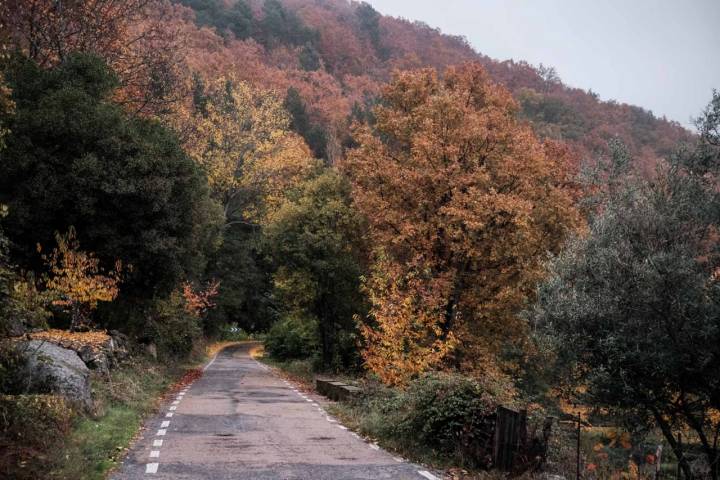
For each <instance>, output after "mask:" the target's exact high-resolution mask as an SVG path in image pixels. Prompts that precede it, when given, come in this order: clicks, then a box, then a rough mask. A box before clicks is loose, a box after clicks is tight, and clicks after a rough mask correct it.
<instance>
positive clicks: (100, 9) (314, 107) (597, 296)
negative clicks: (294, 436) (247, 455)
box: [0, 0, 720, 480]
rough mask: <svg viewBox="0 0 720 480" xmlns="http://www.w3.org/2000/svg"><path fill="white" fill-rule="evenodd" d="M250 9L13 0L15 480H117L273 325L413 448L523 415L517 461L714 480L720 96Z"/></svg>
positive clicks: (1, 288) (363, 414)
mask: <svg viewBox="0 0 720 480" xmlns="http://www.w3.org/2000/svg"><path fill="white" fill-rule="evenodd" d="M231 3H232V4H228V3H226V2H220V1H217V0H187V1H186V0H182V1H169V0H113V1H109V2H106V1H99V0H89V1H84V2H56V1H52V0H4V1H1V0H0V39H1V41H0V43H1V44H0V55H1V56H0V426H1V427H2V428H1V429H0V476H3V477H7V478H17V479H24V478H27V479H31V478H57V479H72V480H77V479H100V478H104V476H105V475H106V474H107V472H108V471H109V470H110V469H112V468H113V467H114V466H116V465H117V462H118V461H119V460H120V459H121V458H122V456H123V454H124V453H125V449H126V448H127V446H128V444H129V442H130V441H131V439H132V438H133V436H134V435H135V433H136V432H137V429H138V426H139V425H140V424H141V422H142V419H143V418H144V417H145V416H146V415H147V414H148V413H149V412H151V411H152V410H153V408H154V407H155V405H156V404H157V401H158V398H159V397H160V396H161V395H162V394H163V392H165V391H167V389H168V388H170V387H171V386H172V385H173V384H175V383H176V382H183V381H184V380H183V376H184V375H191V376H192V375H197V372H194V373H193V371H192V369H191V367H192V366H194V365H196V364H197V362H198V361H199V360H200V359H201V358H202V357H203V353H202V352H203V351H204V346H205V345H206V344H207V342H219V343H216V344H215V345H216V347H215V348H216V349H217V348H220V347H221V346H223V345H226V344H228V342H237V341H244V340H262V341H264V348H265V352H266V355H267V357H266V358H265V359H264V360H265V361H267V362H268V363H269V364H271V365H274V366H276V367H278V368H281V369H283V370H285V371H287V372H289V374H291V375H293V376H295V377H297V378H299V379H301V380H302V381H304V382H305V383H307V384H312V381H313V379H314V376H315V375H323V376H330V377H336V378H342V379H344V380H346V381H348V382H353V383H355V384H356V385H358V386H360V387H361V388H362V391H363V393H362V394H361V395H359V396H358V397H356V398H354V399H353V400H352V401H351V402H347V403H344V404H338V405H337V406H336V407H335V408H336V413H337V415H338V416H339V417H341V418H342V419H343V420H345V421H346V422H347V423H348V424H349V425H350V426H353V427H354V428H355V429H357V430H358V431H359V432H361V433H362V434H364V435H366V436H368V437H370V438H372V439H375V440H377V441H379V442H380V443H381V444H382V445H383V446H387V447H388V448H391V449H393V450H395V451H398V452H401V454H402V455H406V456H408V457H410V458H412V459H417V460H422V461H428V462H431V463H433V464H436V465H441V466H447V467H448V468H452V467H455V468H459V469H466V470H468V471H471V472H473V474H475V473H477V472H481V471H485V470H492V469H495V468H496V467H498V465H496V464H495V463H494V462H495V460H494V459H493V456H492V455H491V454H490V447H489V446H490V445H491V443H492V440H491V438H490V436H491V435H492V431H493V428H494V426H495V423H494V422H495V418H496V417H495V415H499V414H498V412H499V411H500V410H499V409H502V408H505V409H509V410H511V411H510V413H509V415H515V414H519V412H520V411H521V410H523V411H525V410H526V411H527V413H528V420H527V423H526V425H524V427H526V429H527V430H528V433H529V436H528V439H529V441H528V445H524V446H523V448H525V450H523V452H522V453H523V455H518V456H517V458H515V459H511V460H512V462H514V463H513V464H512V465H505V466H503V468H505V469H506V470H509V471H510V473H511V474H513V475H520V474H526V475H528V476H532V475H535V474H538V475H540V474H544V473H553V474H559V475H563V476H566V477H570V476H574V475H575V474H576V473H578V472H576V471H575V469H576V468H579V470H580V471H579V475H580V476H582V477H583V478H587V479H596V478H597V479H600V478H641V477H642V478H649V477H651V476H654V475H655V472H656V466H657V465H659V466H660V470H661V471H662V472H663V473H664V474H668V473H669V472H671V471H677V469H678V468H679V469H680V471H681V472H682V474H683V476H684V478H686V479H695V478H698V479H699V478H709V479H712V480H718V478H719V476H720V451H719V449H720V377H719V375H720V364H719V362H720V323H718V322H719V320H718V319H720V311H719V308H720V296H719V294H720V283H718V282H719V281H720V256H719V255H718V253H719V252H718V234H719V230H720V225H719V218H720V216H719V213H720V197H719V196H718V192H719V191H720V189H719V188H718V180H719V175H720V170H719V169H720V94H718V93H715V94H714V95H713V98H712V99H711V100H710V103H709V105H708V107H707V109H706V110H705V111H704V112H700V115H699V118H698V119H697V127H698V129H697V133H696V134H692V133H690V132H688V131H686V130H684V129H682V128H681V127H680V126H679V125H676V124H672V123H670V122H667V121H665V120H662V119H658V118H655V117H654V116H653V115H652V114H651V113H650V112H646V111H644V110H642V109H640V108H637V107H632V106H628V105H619V104H617V103H615V102H601V101H599V100H598V98H597V96H596V95H594V94H592V93H591V92H583V91H580V90H577V89H572V88H569V87H567V86H565V85H563V84H562V82H561V81H560V79H559V78H558V77H557V75H556V73H555V72H554V70H552V69H551V68H548V67H543V66H539V67H532V66H530V65H528V64H526V63H523V62H505V63H499V62H495V61H492V60H490V59H488V58H486V57H483V56H481V55H479V54H478V53H476V52H474V51H473V50H472V49H471V48H470V47H469V46H468V45H467V44H466V43H465V42H464V41H462V40H461V39H458V38H455V37H447V36H443V35H441V34H440V33H439V32H437V31H435V30H432V29H430V28H428V27H427V26H423V25H414V24H410V23H409V22H406V21H402V20H399V19H392V18H386V17H382V16H381V15H380V14H379V13H378V12H376V11H375V10H374V9H373V8H372V7H371V6H370V5H368V4H366V3H357V2H344V1H333V0H328V1H324V2H314V1H310V0H293V1H289V0H287V1H284V2H281V1H277V0H252V1H247V2H246V1H245V0H238V1H235V2H231ZM216 349H215V350H211V351H210V355H212V354H213V353H214V352H215V351H217V350H216ZM188 369H191V370H190V373H187V372H188ZM186 380H187V378H186ZM547 417H552V419H551V420H552V422H550V425H551V426H552V434H550V435H549V436H547V435H546V433H547V432H546V425H548V423H547V422H546V419H547ZM518 418H519V417H518ZM578 426H579V430H580V437H581V438H580V440H581V441H580V444H581V451H580V462H579V467H578V464H577V463H576V459H577V457H576V453H577V452H576V451H575V450H574V448H575V445H576V444H575V442H576V441H577V438H576V437H575V435H577V430H578ZM515 443H517V442H515ZM660 445H661V446H663V450H662V456H659V455H660V453H661V451H660V450H659V449H658V446H660ZM512 462H511V463H512ZM455 471H457V470H455ZM492 475H502V474H499V473H497V472H494V473H492Z"/></svg>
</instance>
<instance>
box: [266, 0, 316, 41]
mask: <svg viewBox="0 0 720 480" xmlns="http://www.w3.org/2000/svg"><path fill="white" fill-rule="evenodd" d="M258 30H259V32H258V33H259V35H258V40H259V41H260V42H261V43H262V44H263V45H265V46H266V47H269V48H272V47H274V46H275V45H277V44H286V45H294V46H300V45H305V44H315V43H317V41H318V39H319V36H320V35H319V33H318V31H317V30H314V29H312V28H310V27H308V26H307V25H305V24H304V23H303V21H302V20H301V19H300V17H298V16H297V14H296V13H295V12H293V11H291V10H288V9H286V8H285V7H284V6H283V4H282V3H281V2H280V1H278V0H265V3H263V6H262V19H261V20H260V21H259V24H258Z"/></svg>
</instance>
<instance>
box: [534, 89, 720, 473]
mask: <svg viewBox="0 0 720 480" xmlns="http://www.w3.org/2000/svg"><path fill="white" fill-rule="evenodd" d="M717 100H718V97H717V95H716V96H715V97H714V99H713V103H712V104H711V106H710V107H709V108H708V110H707V111H706V114H705V115H704V117H703V118H702V119H701V121H700V125H699V127H700V128H699V131H700V132H701V139H700V141H699V143H698V144H697V145H696V146H694V147H691V148H690V147H686V148H685V149H683V150H681V151H680V152H679V153H677V154H676V156H675V157H674V158H673V159H672V161H671V163H670V164H669V165H668V166H666V167H665V168H664V169H662V170H660V171H659V172H658V173H657V174H656V175H655V177H654V178H653V180H652V181H647V180H641V179H638V178H625V180H624V182H623V183H622V184H620V185H619V186H618V187H617V188H615V189H613V190H612V191H611V192H609V194H608V198H607V199H606V202H605V203H604V204H603V207H602V208H601V209H600V211H599V212H598V213H597V214H596V215H595V216H594V217H593V218H592V220H591V222H590V225H589V231H588V232H587V234H586V235H583V236H580V237H577V238H575V239H574V240H573V241H572V242H571V243H570V244H569V245H568V247H567V248H566V249H565V250H564V251H563V252H562V253H561V254H560V255H559V256H558V257H556V258H555V259H553V261H552V262H551V263H550V272H551V273H550V277H549V278H548V279H547V280H546V281H545V282H544V283H542V284H541V287H540V289H539V296H538V303H537V305H536V307H535V310H534V311H533V314H532V316H531V318H533V319H534V321H535V322H537V324H538V325H539V326H543V327H545V329H544V331H545V332H546V333H548V334H549V335H550V338H552V343H553V344H555V345H556V352H557V355H558V360H559V365H560V366H561V369H560V372H561V374H562V375H561V378H560V380H561V383H562V384H565V385H568V386H571V387H572V386H577V385H581V386H583V387H584V388H583V389H582V390H581V391H582V392H583V393H582V394H581V395H579V396H580V399H581V401H584V402H585V403H586V404H589V405H594V406H596V407H598V408H606V409H608V410H609V411H611V412H613V413H615V414H618V415H619V416H621V417H625V418H629V419H630V420H631V421H630V422H628V424H630V425H634V426H635V427H636V428H639V427H642V426H646V425H652V424H657V425H658V426H659V427H660V428H661V429H662V431H663V433H664V435H665V438H666V440H667V441H668V442H669V444H670V445H671V446H672V448H673V449H674V451H675V454H676V455H677V457H678V458H679V459H680V460H681V465H682V467H683V469H684V471H685V474H686V477H687V478H693V472H692V471H691V468H690V464H689V462H688V460H687V459H686V457H685V455H686V453H687V452H685V451H684V450H683V448H682V445H681V444H679V443H678V442H677V441H676V439H675V437H674V435H675V433H674V432H675V431H677V430H678V429H691V430H693V431H694V433H695V434H696V435H697V436H698V438H699V440H700V444H701V446H702V450H703V452H704V453H705V455H706V461H707V463H706V466H707V468H708V470H709V472H710V476H711V478H713V479H717V478H718V475H719V474H720V470H719V468H718V461H717V459H718V444H717V438H718V435H719V434H720V283H719V280H720V276H719V275H718V273H720V270H719V268H720V250H719V249H718V245H719V244H718V227H719V225H718V220H719V219H720V215H719V214H720V197H719V196H718V189H717V185H718V183H717V182H718V179H719V178H720V177H719V176H718V173H720V162H719V160H720V148H718V145H717V144H713V143H712V142H713V138H712V132H713V131H717V126H718V117H717V116H714V115H713V105H715V104H716V103H715V102H717ZM574 391H576V390H574ZM576 392H577V391H576Z"/></svg>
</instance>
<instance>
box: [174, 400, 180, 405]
mask: <svg viewBox="0 0 720 480" xmlns="http://www.w3.org/2000/svg"><path fill="white" fill-rule="evenodd" d="M172 404H173V405H179V404H180V400H175V401H174V402H172Z"/></svg>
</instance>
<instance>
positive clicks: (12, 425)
mask: <svg viewBox="0 0 720 480" xmlns="http://www.w3.org/2000/svg"><path fill="white" fill-rule="evenodd" d="M74 415H75V413H74V411H73V410H72V409H71V408H70V407H69V406H68V404H67V403H66V402H65V400H64V399H63V397H60V396H55V395H2V396H0V451H2V452H3V453H2V455H0V477H2V478H15V479H17V480H21V479H35V478H42V477H43V476H44V473H45V472H47V470H48V468H49V467H51V466H52V464H53V462H54V459H53V457H52V456H51V455H49V453H50V452H53V451H54V450H55V449H56V448H58V447H59V446H60V444H61V443H62V442H63V441H64V439H65V438H66V436H67V434H68V432H69V431H70V428H71V426H72V421H73V418H74Z"/></svg>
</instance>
